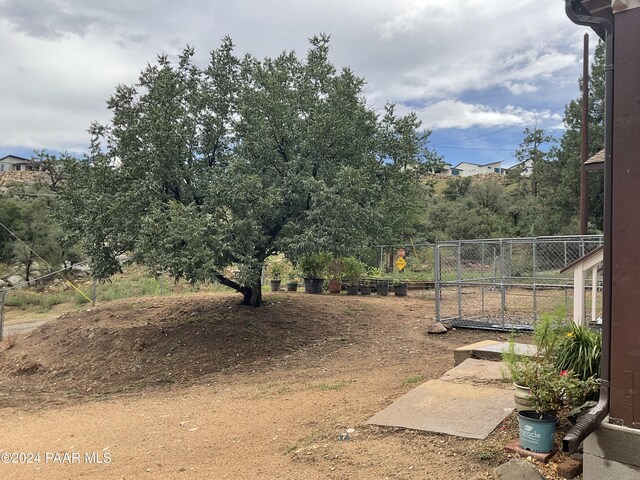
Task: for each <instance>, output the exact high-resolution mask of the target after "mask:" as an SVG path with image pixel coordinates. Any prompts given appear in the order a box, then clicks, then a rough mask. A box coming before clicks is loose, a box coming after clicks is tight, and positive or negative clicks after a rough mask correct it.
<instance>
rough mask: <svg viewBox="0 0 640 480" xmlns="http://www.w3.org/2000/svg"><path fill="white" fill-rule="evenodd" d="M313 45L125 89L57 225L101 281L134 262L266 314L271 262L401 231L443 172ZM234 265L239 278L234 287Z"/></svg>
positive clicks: (422, 145) (391, 115)
mask: <svg viewBox="0 0 640 480" xmlns="http://www.w3.org/2000/svg"><path fill="white" fill-rule="evenodd" d="M310 42H311V46H310V49H309V51H308V54H307V56H306V58H305V59H300V58H298V57H297V56H296V54H295V53H287V52H285V53H282V54H281V55H280V56H278V57H277V58H266V59H264V60H258V59H256V58H254V57H253V56H250V55H247V56H245V57H244V58H238V57H237V56H236V55H235V54H234V52H233V44H232V41H231V39H229V38H225V39H224V40H223V42H222V44H221V46H220V47H219V48H218V49H217V50H215V51H213V52H211V55H210V61H209V63H208V65H207V66H206V67H205V68H201V67H199V66H197V65H196V64H195V62H194V59H193V57H194V51H193V49H192V48H186V49H185V50H184V51H183V53H182V54H181V55H180V57H179V60H178V62H177V65H173V64H172V63H171V62H170V60H169V59H168V58H167V57H166V56H161V57H159V58H158V60H157V62H156V63H155V64H153V65H148V66H147V67H146V68H145V69H144V70H143V71H142V73H141V74H140V77H139V81H138V83H137V84H135V85H131V86H126V85H120V86H118V87H117V89H116V92H115V94H114V95H113V96H112V97H111V98H110V100H109V101H108V107H109V108H110V110H111V111H112V119H111V121H110V122H109V124H107V125H98V124H94V125H92V127H91V130H90V132H91V135H92V143H91V150H90V152H88V154H87V155H86V156H85V158H84V159H83V160H81V161H69V162H68V164H67V165H66V167H65V168H66V172H67V180H66V182H65V184H64V189H63V192H62V193H61V205H62V206H61V218H62V220H63V222H64V225H65V227H66V228H67V229H68V231H71V232H73V233H74V236H75V237H76V238H77V239H78V240H79V241H80V242H81V244H82V245H83V246H84V249H85V250H86V252H87V254H88V255H89V257H90V260H91V263H92V266H93V269H94V273H95V275H96V276H97V277H99V278H107V277H108V276H110V275H112V274H113V273H115V272H116V271H117V270H118V269H119V264H118V262H117V260H116V257H117V256H118V255H119V254H121V253H123V252H133V253H134V254H135V257H136V258H137V259H138V260H139V261H141V262H143V263H146V264H147V265H149V266H150V267H152V268H153V269H156V270H157V269H162V270H167V271H169V272H171V273H172V274H173V275H174V276H175V277H176V278H185V279H187V280H189V281H192V282H194V281H210V280H216V281H219V282H221V283H223V284H224V285H227V286H229V287H232V288H234V289H236V290H238V291H239V292H241V293H242V294H243V295H244V302H245V303H246V304H248V305H254V306H257V305H259V304H260V302H261V290H260V272H261V269H262V266H263V264H264V260H265V258H267V257H268V256H269V255H272V254H274V253H276V252H284V253H285V254H286V255H288V256H289V257H290V258H294V259H295V258H297V257H299V256H300V255H303V254H305V253H310V252H314V251H319V250H327V251H334V252H341V253H345V252H349V251H353V250H354V249H356V248H357V247H361V246H363V245H366V244H368V243H370V242H382V241H385V240H389V239H391V238H392V237H394V236H400V235H401V234H402V232H403V228H405V225H407V223H410V222H407V219H406V218H405V212H406V211H409V210H407V208H406V206H407V205H408V204H411V203H412V202H414V200H415V196H416V193H417V192H418V189H419V188H420V183H419V174H420V172H421V166H424V164H425V163H428V161H429V160H433V159H434V157H433V156H432V154H431V152H430V151H429V150H428V149H427V147H426V144H427V139H428V135H429V132H425V131H421V130H420V122H419V121H418V120H417V118H416V116H415V115H414V114H412V113H411V114H408V115H406V116H399V115H397V114H396V112H395V109H394V107H393V105H387V106H386V107H385V108H384V110H383V111H382V112H381V113H376V111H375V110H374V109H373V108H372V107H370V106H369V105H368V104H367V102H366V99H365V97H364V95H363V88H364V86H365V82H364V80H363V79H361V78H359V77H357V76H356V75H354V73H353V72H352V71H351V70H350V69H348V68H344V69H342V70H340V71H337V70H336V68H335V67H334V66H333V65H332V64H331V63H330V62H329V59H328V54H329V40H328V37H327V36H324V35H321V36H317V37H314V38H312V39H311V40H310ZM436 160H437V158H436ZM230 265H236V266H237V268H238V269H239V272H240V273H239V275H236V276H234V277H233V278H231V277H230V276H228V275H225V274H224V272H225V268H226V267H228V266H230Z"/></svg>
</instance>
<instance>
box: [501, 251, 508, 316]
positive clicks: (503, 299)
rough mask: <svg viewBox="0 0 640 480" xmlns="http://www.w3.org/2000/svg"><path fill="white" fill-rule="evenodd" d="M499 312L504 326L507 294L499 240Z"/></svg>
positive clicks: (502, 253) (502, 252)
mask: <svg viewBox="0 0 640 480" xmlns="http://www.w3.org/2000/svg"><path fill="white" fill-rule="evenodd" d="M500 310H501V314H502V325H503V326H504V316H505V311H506V310H507V292H506V289H505V286H504V241H503V239H502V238H501V239H500Z"/></svg>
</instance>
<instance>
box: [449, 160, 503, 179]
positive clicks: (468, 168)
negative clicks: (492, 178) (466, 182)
mask: <svg viewBox="0 0 640 480" xmlns="http://www.w3.org/2000/svg"><path fill="white" fill-rule="evenodd" d="M501 167H502V165H501V163H500V162H496V163H489V164H487V165H477V164H475V163H467V162H462V163H459V164H458V165H456V169H459V170H461V172H460V175H459V176H460V177H472V176H474V175H484V174H487V173H497V174H499V173H502V168H501ZM496 169H498V171H496Z"/></svg>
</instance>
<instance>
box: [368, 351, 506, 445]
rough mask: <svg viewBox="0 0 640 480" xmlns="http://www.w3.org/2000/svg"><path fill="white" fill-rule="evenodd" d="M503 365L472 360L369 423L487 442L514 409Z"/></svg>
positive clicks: (386, 410) (420, 387) (383, 412)
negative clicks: (502, 370) (502, 372)
mask: <svg viewBox="0 0 640 480" xmlns="http://www.w3.org/2000/svg"><path fill="white" fill-rule="evenodd" d="M502 367H503V365H502V364H501V362H491V361H487V360H476V359H468V360H465V361H464V362H463V363H462V364H461V365H459V366H457V367H455V368H453V369H452V370H449V371H448V372H447V373H445V375H444V376H443V377H442V378H441V379H440V380H430V381H428V382H426V383H424V384H422V385H420V386H419V387H417V388H415V389H413V390H412V391H410V392H408V393H407V394H405V395H403V396H402V397H400V398H399V399H398V400H396V401H395V402H394V403H392V404H391V405H389V406H388V407H387V408H385V409H384V410H382V411H381V412H379V413H377V414H376V415H374V416H373V417H372V418H370V419H369V421H368V422H367V423H369V424H372V425H382V426H392V427H404V428H409V429H413V430H422V431H427V432H437V433H446V434H449V435H455V436H458V437H465V438H477V439H483V438H486V437H487V435H489V434H490V433H491V432H492V431H493V430H494V429H495V428H496V426H497V425H498V424H499V423H500V422H501V421H502V420H504V419H505V417H506V416H507V415H508V414H509V413H510V412H511V411H512V410H513V408H514V402H513V389H512V387H511V386H510V384H508V383H504V382H502V374H501V369H502Z"/></svg>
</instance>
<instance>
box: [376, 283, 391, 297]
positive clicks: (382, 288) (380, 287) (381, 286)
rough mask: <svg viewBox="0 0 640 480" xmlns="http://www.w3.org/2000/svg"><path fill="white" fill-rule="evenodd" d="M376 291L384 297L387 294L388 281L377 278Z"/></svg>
mask: <svg viewBox="0 0 640 480" xmlns="http://www.w3.org/2000/svg"><path fill="white" fill-rule="evenodd" d="M376 292H377V293H378V295H380V296H381V297H386V296H387V295H388V294H389V281H388V280H378V281H377V282H376Z"/></svg>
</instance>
